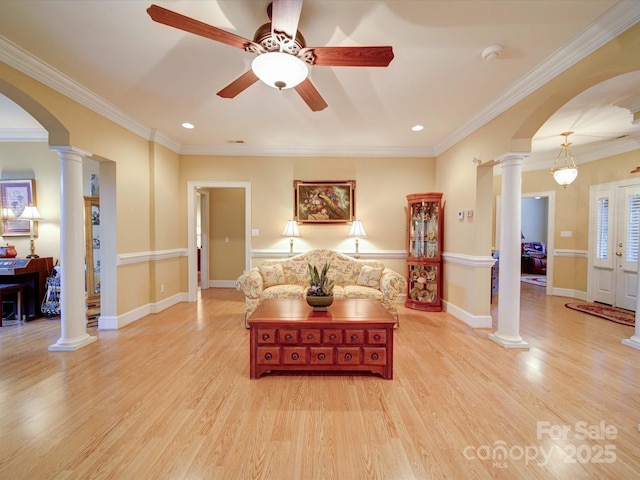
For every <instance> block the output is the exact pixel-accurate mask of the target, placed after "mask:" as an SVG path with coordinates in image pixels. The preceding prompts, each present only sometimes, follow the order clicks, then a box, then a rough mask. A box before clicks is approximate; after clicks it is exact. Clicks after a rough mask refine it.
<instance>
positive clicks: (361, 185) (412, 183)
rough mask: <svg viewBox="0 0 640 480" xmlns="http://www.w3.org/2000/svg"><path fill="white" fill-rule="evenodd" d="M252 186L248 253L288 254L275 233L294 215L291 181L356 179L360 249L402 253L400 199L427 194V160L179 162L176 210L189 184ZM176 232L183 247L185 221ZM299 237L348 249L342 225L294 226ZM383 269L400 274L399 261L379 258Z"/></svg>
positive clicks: (307, 245)
mask: <svg viewBox="0 0 640 480" xmlns="http://www.w3.org/2000/svg"><path fill="white" fill-rule="evenodd" d="M198 180H199V181H226V182H250V183H251V203H252V205H251V227H252V228H253V229H258V230H259V231H260V236H259V237H252V239H251V247H252V249H259V250H269V249H273V250H278V251H281V252H282V251H288V250H289V239H288V238H284V237H282V236H280V234H281V233H282V229H283V228H284V226H285V223H286V221H287V220H288V219H291V218H293V215H294V189H293V182H294V180H355V181H356V189H355V208H356V217H357V218H358V219H360V220H361V221H362V223H363V225H364V228H365V230H366V232H367V238H365V239H362V240H361V241H360V251H361V252H367V251H371V252H375V251H379V250H392V251H399V250H402V251H404V250H406V248H407V247H406V233H405V232H406V217H405V215H406V213H405V212H406V195H408V194H410V193H418V192H428V191H434V188H435V160H434V159H433V158H353V157H345V158H342V157H340V158H336V157H331V158H328V157H299V158H298V157H207V156H182V157H181V159H180V189H181V191H180V195H179V201H180V202H181V206H180V209H181V211H183V212H186V201H187V199H186V197H187V193H186V186H187V182H188V181H198ZM181 222H182V223H181V226H180V230H181V232H183V233H182V237H183V240H184V242H185V243H186V235H187V233H186V232H187V219H186V215H185V216H183V217H182V218H181ZM299 229H300V233H301V235H302V236H301V237H300V238H296V239H295V247H294V250H295V251H296V252H301V251H306V250H309V249H312V248H329V249H334V250H340V251H348V252H353V251H354V249H355V243H354V239H351V238H348V237H347V234H348V233H349V225H346V224H340V225H335V224H332V225H309V224H303V225H300V226H299ZM384 263H385V265H388V266H389V267H390V268H393V269H394V270H397V271H398V272H404V270H405V269H406V262H405V261H404V260H398V259H385V260H384Z"/></svg>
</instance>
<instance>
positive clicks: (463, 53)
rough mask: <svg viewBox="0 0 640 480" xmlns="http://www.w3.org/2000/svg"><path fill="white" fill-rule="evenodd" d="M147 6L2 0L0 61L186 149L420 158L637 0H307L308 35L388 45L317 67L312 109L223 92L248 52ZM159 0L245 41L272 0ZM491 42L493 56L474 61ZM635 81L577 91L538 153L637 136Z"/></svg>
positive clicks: (1, 126) (263, 90) (588, 45)
mask: <svg viewBox="0 0 640 480" xmlns="http://www.w3.org/2000/svg"><path fill="white" fill-rule="evenodd" d="M151 3H152V2H151V1H140V0H119V1H112V0H91V1H77V0H69V1H66V0H65V1H63V0H42V1H40V0H30V1H22V0H3V1H2V3H1V4H0V11H1V14H0V60H2V61H4V62H6V63H8V64H10V65H12V66H15V67H16V68H19V69H20V70H22V71H25V73H28V74H30V75H31V76H34V78H37V79H38V80H40V81H42V82H43V83H46V84H48V85H50V86H52V87H53V88H56V89H58V90H60V91H62V92H63V93H65V94H67V95H69V96H71V97H72V98H74V99H76V100H78V101H80V102H82V103H84V104H85V105H88V106H91V108H94V109H96V110H97V111H99V112H100V113H103V114H105V115H107V116H109V117H110V118H113V119H115V120H116V121H118V122H119V123H121V124H125V125H126V126H128V127H129V128H132V129H134V130H136V131H137V132H138V133H142V134H145V136H148V137H149V138H151V137H153V138H155V139H159V141H161V143H162V142H164V143H165V144H167V146H171V147H172V148H174V149H175V150H176V151H179V152H181V153H210V154H256V153H262V154H298V155H304V154H310V155H311V154H319V155H323V154H335V155H352V154H353V155H356V154H364V155H385V156H393V155H398V156H403V155H412V156H417V155H427V156H431V155H435V154H438V153H441V152H442V151H444V150H445V149H446V148H448V147H450V146H451V145H453V144H454V143H455V142H456V141H458V140H460V139H461V138H463V137H464V136H465V135H467V134H469V133H470V132H472V131H473V130H474V129H476V128H478V127H479V126H481V125H482V124H484V123H486V122H487V121H489V120H490V119H491V118H493V117H495V116H496V115H498V114H499V113H501V112H502V111H504V110H505V109H506V108H508V107H509V106H511V105H513V104H514V103H515V102H517V101H518V100H520V99H521V98H523V97H524V96H526V95H527V94H528V93H530V92H531V91H533V90H535V89H536V88H538V87H539V86H540V85H542V84H543V83H545V82H546V81H548V80H549V79H550V78H553V76H555V75H557V74H558V73H560V72H561V71H563V70H564V69H566V68H568V67H569V66H570V65H572V64H573V63H575V62H576V61H578V60H579V59H580V58H582V57H584V56H585V55H587V54H588V53H590V52H591V51H593V50H594V49H596V48H597V47H599V46H600V45H601V44H603V43H605V42H606V41H607V40H609V39H610V38H612V37H613V36H616V35H618V34H619V33H620V32H621V31H623V30H624V29H626V28H628V27H629V26H631V25H633V24H635V23H636V22H638V21H639V20H640V2H638V1H636V0H625V1H621V2H616V1H614V0H568V1H561V0H553V1H551V0H549V1H546V0H533V1H526V0H514V1H510V0H495V1H492V0H475V1H473V0H465V1H455V0H445V1H438V0H428V1H419V0H418V1H406V0H388V1H383V0H372V1H365V0H335V1H332V0H306V1H305V2H304V5H303V8H302V16H301V19H300V24H299V29H300V31H301V32H302V33H303V34H304V36H305V38H306V41H307V45H308V46H340V45H391V46H392V47H393V51H394V54H395V58H394V59H393V61H392V62H391V64H390V65H389V67H387V68H354V67H313V68H312V69H311V73H310V79H311V80H312V82H313V83H314V85H315V86H316V88H317V89H318V91H319V92H320V93H321V95H322V96H323V97H324V99H325V100H326V102H327V103H328V104H329V107H328V108H327V109H325V110H323V111H320V112H312V111H311V110H309V108H308V107H307V106H306V104H305V103H304V102H303V101H302V100H301V99H300V98H299V97H298V95H297V94H296V92H295V91H293V90H286V91H277V90H275V89H272V88H270V87H268V86H266V85H263V84H261V83H259V82H258V83H256V84H255V85H253V86H252V87H250V88H249V89H247V90H246V91H244V92H242V93H240V94H239V95H238V96H237V97H236V98H234V99H224V98H220V97H218V96H217V95H216V92H217V91H219V90H220V89H221V88H223V87H224V86H226V85H228V84H229V83H230V82H231V81H233V80H234V79H236V78H237V77H239V76H240V75H241V74H243V73H244V72H245V71H247V70H248V69H249V68H250V62H251V60H252V58H253V55H252V54H249V53H247V52H244V51H242V50H240V49H237V48H233V47H230V46H228V45H224V44H221V43H217V42H214V41H212V40H208V39H205V38H202V37H199V36H196V35H192V34H189V33H185V32H182V31H180V30H176V29H174V28H171V27H168V26H165V25H161V24H158V23H155V22H153V21H152V20H151V19H150V18H149V16H148V15H147V13H146V8H148V6H149V5H150V4H151ZM155 3H156V4H158V5H161V6H163V7H165V8H168V9H170V10H174V11H176V12H179V13H181V14H184V15H187V16H190V17H192V18H196V19H198V20H200V21H203V22H205V23H209V24H211V25H214V26H217V27H219V28H223V29H225V30H227V31H229V32H233V33H235V34H237V35H240V36H242V37H245V38H250V39H251V38H253V33H254V31H255V30H256V29H257V28H258V27H259V26H260V25H261V24H263V23H266V22H267V17H266V6H267V4H268V3H269V2H268V0H245V1H242V0H224V1H223V0H219V1H214V0H210V1H205V0H200V1H188V0H163V1H156V2H155ZM493 44H501V45H502V46H503V53H502V54H501V55H500V56H499V57H498V58H497V59H495V60H492V61H487V62H485V61H483V60H482V58H481V53H482V51H483V49H484V48H485V47H487V46H489V45H493ZM639 93H640V75H638V74H628V75H626V76H625V77H624V78H620V79H616V80H614V81H612V82H611V83H610V84H609V85H608V86H604V87H596V88H594V89H592V91H589V92H585V93H584V94H583V95H581V96H580V97H578V98H576V99H574V100H573V101H572V102H571V103H570V104H568V105H567V106H566V107H565V108H563V109H562V111H560V112H558V113H557V114H556V115H555V116H554V117H553V118H552V119H550V120H549V122H547V124H546V125H545V126H544V127H543V128H542V129H541V130H540V132H539V134H538V135H537V137H536V139H535V140H534V153H536V152H537V153H539V152H546V157H545V158H547V157H548V156H549V155H551V156H552V157H554V156H555V153H556V152H557V151H558V150H559V146H560V143H562V141H563V138H562V137H560V133H561V132H563V131H567V130H572V131H575V132H576V133H575V135H573V136H572V137H571V138H570V141H572V142H573V143H574V145H575V150H574V153H576V156H577V152H578V151H579V149H580V148H581V146H582V147H583V148H584V145H585V144H586V143H587V142H594V141H597V142H599V144H603V142H609V143H608V144H607V145H609V146H610V145H611V144H612V142H614V140H612V138H614V137H618V136H621V135H631V137H626V139H624V140H622V142H626V143H627V144H628V143H629V142H630V140H629V138H631V139H633V141H635V143H636V146H635V148H638V138H640V133H639V130H640V126H638V125H635V126H634V125H632V124H631V113H630V111H629V110H628V109H625V108H622V107H619V106H613V105H614V104H616V102H620V101H622V100H624V99H626V98H629V97H632V96H634V95H638V94H639ZM16 110H18V111H16ZM19 110H20V109H16V108H14V105H13V104H12V102H9V101H8V100H7V99H6V98H4V97H2V96H1V95H0V133H3V132H4V134H5V136H6V133H7V130H6V129H13V130H15V129H21V130H22V131H24V132H27V133H28V132H29V131H30V129H32V128H37V127H38V126H37V125H34V123H33V119H31V118H30V117H29V116H28V115H27V114H26V113H24V112H20V111H19ZM184 121H189V122H191V123H194V124H195V125H196V128H195V129H194V130H185V129H183V128H182V127H181V126H180V124H181V123H182V122H184ZM416 123H420V124H423V125H424V126H425V129H424V130H423V131H422V132H419V133H414V132H412V131H411V130H410V127H411V126H412V125H414V124H416ZM18 131H19V130H18ZM145 132H146V133H145ZM0 136H2V135H0ZM237 141H242V142H244V143H242V144H238V143H235V142H237ZM552 151H553V154H551V152H552ZM540 158H542V157H540Z"/></svg>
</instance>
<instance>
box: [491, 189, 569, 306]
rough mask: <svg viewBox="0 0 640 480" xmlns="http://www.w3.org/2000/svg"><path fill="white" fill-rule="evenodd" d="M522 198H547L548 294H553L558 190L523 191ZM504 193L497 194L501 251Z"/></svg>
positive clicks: (498, 248)
mask: <svg viewBox="0 0 640 480" xmlns="http://www.w3.org/2000/svg"><path fill="white" fill-rule="evenodd" d="M520 197H521V199H522V198H535V197H544V198H546V199H547V241H546V245H547V275H546V276H547V288H546V291H545V294H546V295H553V267H554V261H553V257H554V256H555V243H554V238H555V228H556V221H555V219H556V192H555V191H554V190H549V191H545V192H526V193H525V192H523V193H522V194H521V195H520ZM501 202H502V195H496V242H495V243H496V249H497V250H498V251H500V229H501V228H502V226H501V224H500V210H501ZM520 214H521V215H522V200H520ZM518 268H520V267H518Z"/></svg>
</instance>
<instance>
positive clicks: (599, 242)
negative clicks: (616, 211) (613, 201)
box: [596, 197, 609, 260]
mask: <svg viewBox="0 0 640 480" xmlns="http://www.w3.org/2000/svg"><path fill="white" fill-rule="evenodd" d="M608 257H609V198H607V197H605V198H599V199H598V225H597V234H596V258H597V259H598V260H606V259H607V258H608Z"/></svg>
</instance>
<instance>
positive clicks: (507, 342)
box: [489, 333, 529, 348]
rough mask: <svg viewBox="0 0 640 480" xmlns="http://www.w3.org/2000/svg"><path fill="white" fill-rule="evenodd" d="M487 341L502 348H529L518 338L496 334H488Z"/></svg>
mask: <svg viewBox="0 0 640 480" xmlns="http://www.w3.org/2000/svg"><path fill="white" fill-rule="evenodd" d="M489 339H490V340H493V341H494V342H496V343H497V344H498V345H502V346H503V347H504V348H529V344H528V343H527V342H525V341H524V340H523V339H522V337H520V336H518V337H506V336H502V335H499V334H498V333H490V334H489Z"/></svg>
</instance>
